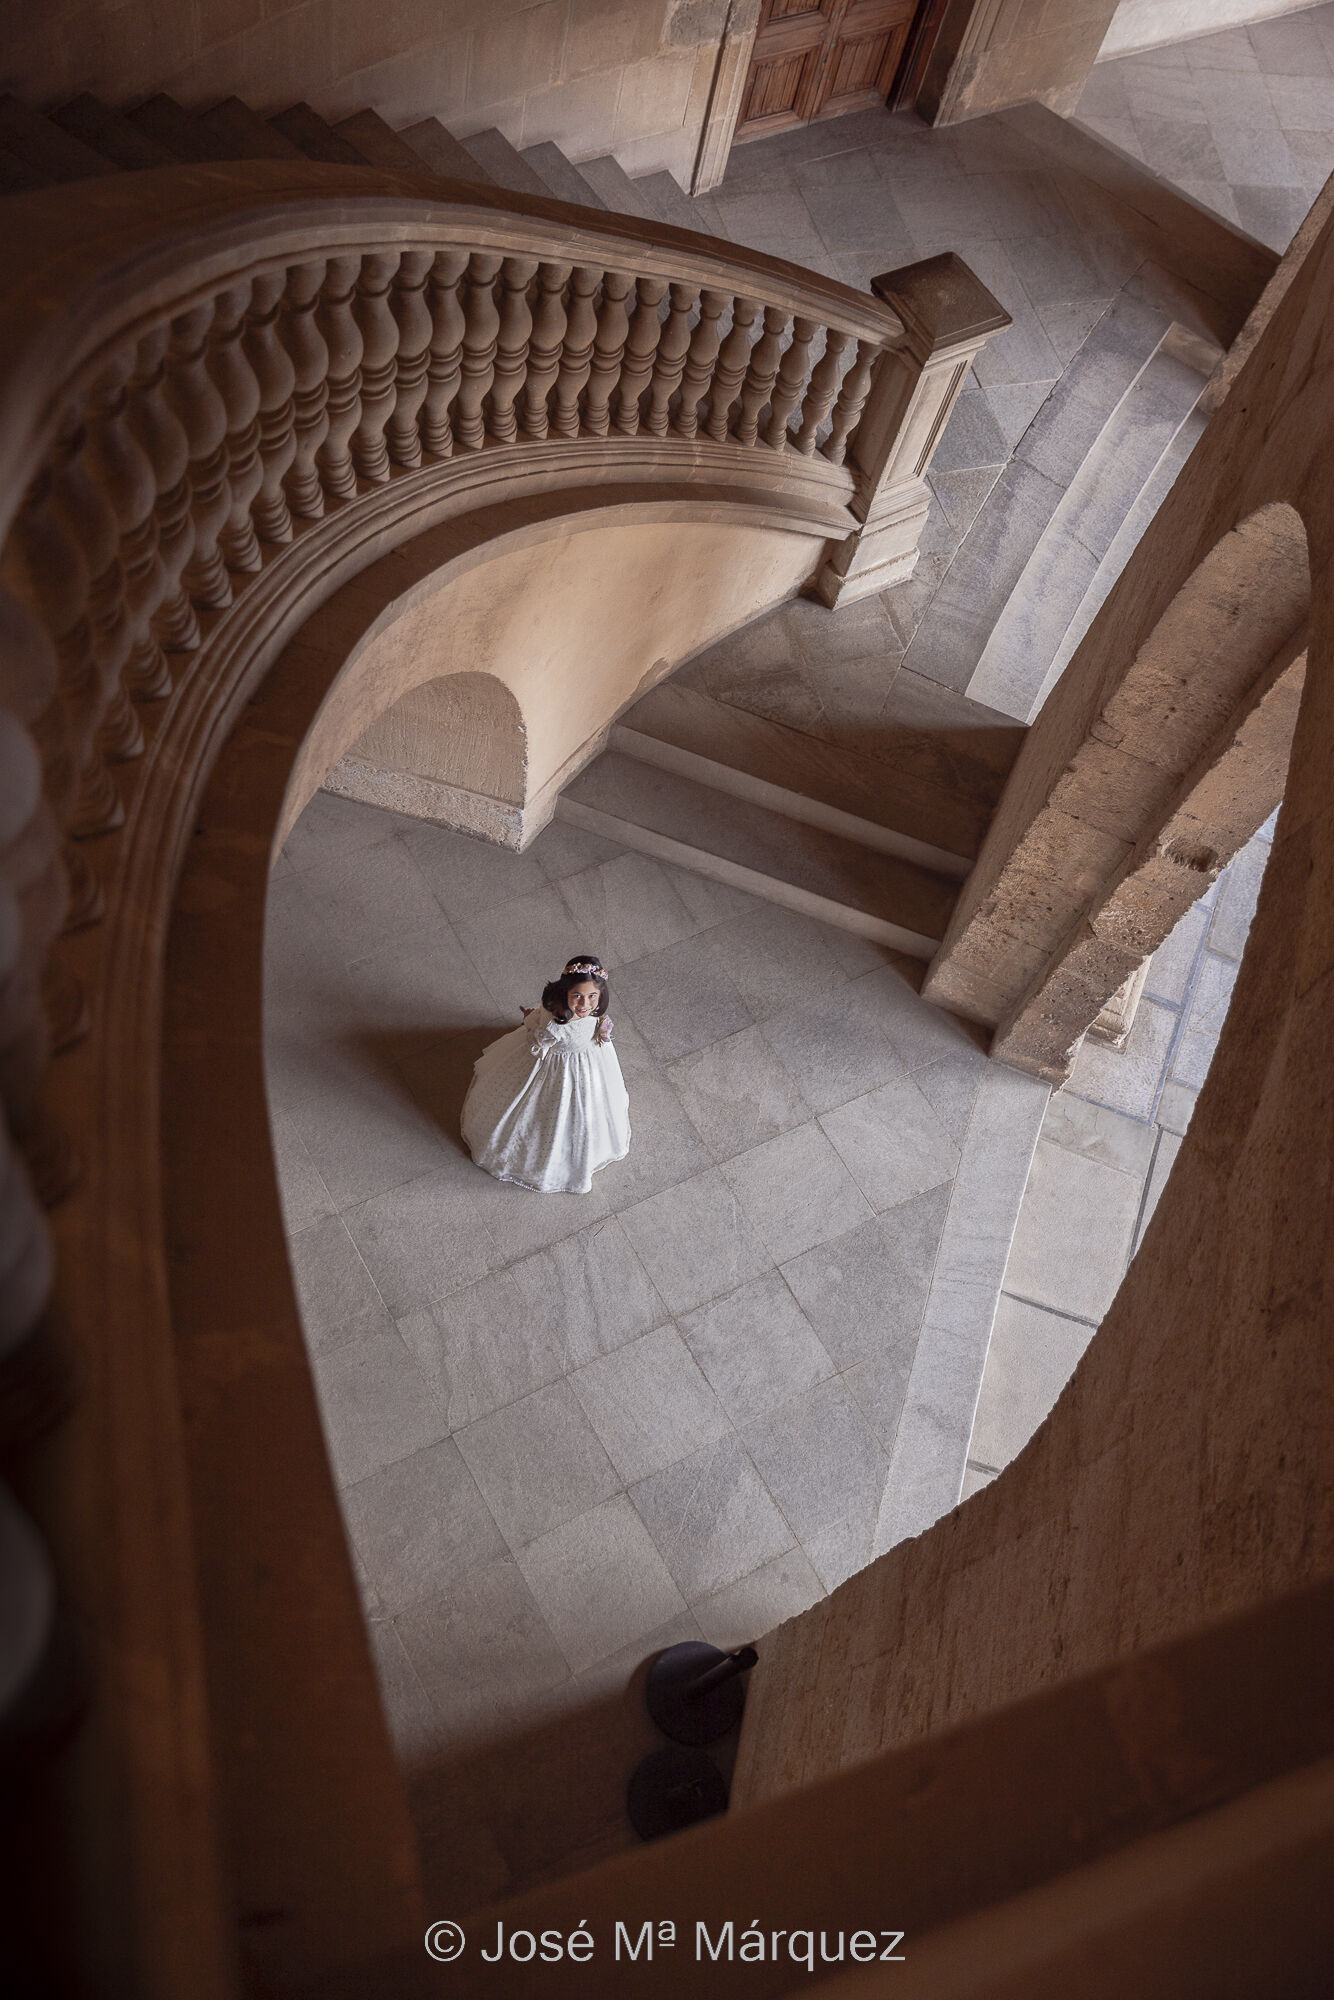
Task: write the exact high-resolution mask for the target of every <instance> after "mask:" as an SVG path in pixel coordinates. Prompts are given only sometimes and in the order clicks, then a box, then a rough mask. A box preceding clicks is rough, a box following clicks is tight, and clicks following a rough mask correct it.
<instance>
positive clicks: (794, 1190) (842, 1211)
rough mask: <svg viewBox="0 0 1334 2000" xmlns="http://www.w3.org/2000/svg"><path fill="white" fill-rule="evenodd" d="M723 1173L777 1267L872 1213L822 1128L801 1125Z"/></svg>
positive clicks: (728, 1165) (728, 1163)
mask: <svg viewBox="0 0 1334 2000" xmlns="http://www.w3.org/2000/svg"><path fill="white" fill-rule="evenodd" d="M720 1171H721V1172H722V1173H723V1175H724V1176H725V1178H726V1179H727V1181H728V1183H729V1185H730V1186H731V1188H732V1191H733V1193H734V1194H735V1195H736V1198H737V1200H738V1202H739V1203H740V1204H741V1208H742V1211H743V1213H744V1214H745V1216H746V1218H747V1220H748V1221H749V1222H750V1223H751V1225H752V1227H753V1228H754V1230H755V1232H756V1234H757V1235H758V1236H759V1238H760V1240H761V1242H762V1243H763V1244H764V1246H765V1248H766V1249H767V1250H768V1252H769V1254H770V1256H772V1257H773V1258H774V1260H775V1262H777V1263H782V1262H784V1261H785V1260H786V1259H787V1258H789V1257H799V1256H800V1255H801V1253H802V1251H803V1250H809V1249H811V1248H812V1246H813V1245H814V1244H816V1243H827V1242H828V1241H829V1239H830V1238H831V1237H833V1236H841V1235H842V1234H843V1232H844V1231H845V1230H847V1229H851V1228H852V1227H853V1225H854V1224H855V1223H858V1222H863V1221H865V1220H866V1219H867V1218H868V1217H869V1216H870V1214H871V1212H872V1211H871V1207H870V1204H869V1202H868V1201H867V1200H866V1197H865V1196H864V1195H863V1194H862V1192H861V1190H860V1189H859V1188H858V1186H857V1184H856V1182H855V1181H854V1180H853V1178H852V1176H851V1174H849V1172H848V1170H847V1168H846V1166H845V1165H844V1164H843V1162H842V1160H841V1159H840V1158H839V1156H838V1154H837V1152H836V1151H835V1150H834V1147H833V1146H832V1145H831V1144H830V1142H829V1140H828V1139H827V1138H826V1136H825V1134H824V1133H823V1132H821V1131H820V1130H819V1128H818V1127H817V1126H813V1125H800V1126H798V1127H797V1129H796V1130H795V1131H794V1132H785V1133H783V1134H782V1136H781V1137H780V1138H777V1139H770V1140H768V1141H766V1143H765V1144H764V1145H762V1146H753V1147H752V1148H751V1150H750V1151H749V1152H748V1153H739V1154H738V1155H737V1156H736V1158H735V1159H731V1160H728V1161H726V1162H725V1163H724V1165H723V1166H722V1168H721V1169H720Z"/></svg>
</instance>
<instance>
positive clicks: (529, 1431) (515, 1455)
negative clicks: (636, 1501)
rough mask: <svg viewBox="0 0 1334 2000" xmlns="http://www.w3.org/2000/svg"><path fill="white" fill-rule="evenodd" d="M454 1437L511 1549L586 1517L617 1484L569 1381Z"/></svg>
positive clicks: (468, 1426)
mask: <svg viewBox="0 0 1334 2000" xmlns="http://www.w3.org/2000/svg"><path fill="white" fill-rule="evenodd" d="M456 1439H457V1443H458V1447H459V1450H460V1451H461V1452H462V1454H463V1457H464V1461H465V1463H466V1464H467V1466H468V1469H469V1470H470V1472H471V1473H472V1476H473V1478H474V1479H475V1480H476V1481H477V1484H478V1486H479V1487H480V1489H481V1493H482V1498H483V1499H484V1500H485V1501H486V1504H487V1506H488V1507H489V1508H490V1509H491V1512H492V1514H493V1515H494V1517H495V1520H496V1524H497V1526H498V1527H499V1529H500V1531H501V1533H502V1534H503V1535H504V1537H505V1539H506V1541H507V1542H508V1543H509V1545H510V1547H511V1548H512V1549H520V1548H523V1547H525V1546H526V1544H527V1543H529V1542H532V1541H535V1540H536V1539H537V1537H538V1536H539V1535H545V1534H549V1533H550V1531H551V1530H552V1529H553V1528H557V1527H559V1526H560V1525H561V1524H562V1522H565V1521H572V1520H573V1519H574V1517H575V1516H576V1515H577V1514H583V1513H586V1512H587V1510H588V1509H589V1508H590V1507H596V1506H597V1505H598V1504H599V1502H600V1501H603V1500H606V1499H608V1498H609V1497H610V1496H611V1495H612V1494H613V1493H615V1492H616V1491H617V1490H618V1489H619V1487H620V1483H621V1482H620V1480H619V1479H618V1478H617V1476H616V1470H615V1467H614V1466H613V1465H612V1462H611V1460H610V1459H609V1458H608V1457H607V1454H606V1452H605V1451H604V1450H603V1449H602V1445H601V1443H600V1442H599V1439H598V1436H597V1433H596V1431H595V1430H594V1429H593V1427H592V1425H591V1424H590V1423H589V1421H588V1418H587V1417H586V1416H585V1415H584V1413H583V1410H582V1409H581V1408H580V1405H579V1400H578V1398H577V1397H576V1395H575V1393H574V1391H573V1389H572V1388H571V1387H570V1385H569V1383H568V1382H553V1383H552V1384H551V1385H550V1386H549V1387H548V1388H545V1389H538V1390H536V1391H535V1392H534V1393H533V1394H532V1395H531V1396H525V1397H524V1399H523V1401H522V1402H520V1403H511V1404H509V1406H508V1407H507V1408H506V1409H503V1410H497V1411H496V1412H495V1413H494V1415H492V1416H489V1417H481V1418H479V1419H478V1421H477V1422H476V1423H474V1424H469V1425H467V1426H466V1428H465V1429H463V1430H461V1431H459V1432H457V1433H456Z"/></svg>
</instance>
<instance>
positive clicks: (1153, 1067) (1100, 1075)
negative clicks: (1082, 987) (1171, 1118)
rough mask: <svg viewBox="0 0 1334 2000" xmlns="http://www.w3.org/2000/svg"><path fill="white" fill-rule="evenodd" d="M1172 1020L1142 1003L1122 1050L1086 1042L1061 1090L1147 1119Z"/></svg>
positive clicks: (1172, 1030) (1155, 1006) (1170, 1015)
mask: <svg viewBox="0 0 1334 2000" xmlns="http://www.w3.org/2000/svg"><path fill="white" fill-rule="evenodd" d="M1176 1025H1177V1017H1176V1014H1175V1013H1174V1012H1173V1010H1172V1009H1171V1008H1170V1007H1160V1006H1159V1005H1158V1003H1157V1001H1156V1000H1148V999H1144V1000H1141V1001H1140V1003H1139V1006H1138V1007H1137V1009H1136V1010H1135V1024H1134V1026H1133V1027H1132V1028H1131V1030H1130V1035H1129V1038H1128V1040H1127V1042H1126V1045H1125V1047H1124V1048H1123V1049H1110V1048H1108V1047H1107V1046H1106V1044H1105V1043H1099V1042H1090V1041H1086V1042H1085V1043H1084V1044H1083V1047H1082V1048H1081V1049H1080V1051H1079V1054H1078V1055H1077V1056H1076V1057H1075V1060H1074V1063H1073V1065H1072V1067H1071V1070H1070V1081H1069V1083H1068V1085H1067V1086H1066V1087H1067V1089H1069V1090H1070V1091H1071V1092H1072V1093H1073V1094H1074V1095H1075V1096H1076V1097H1087V1098H1090V1099H1091V1100H1092V1101H1093V1102H1094V1103H1095V1104H1107V1105H1110V1106H1111V1108H1112V1110H1113V1111H1125V1112H1128V1113H1129V1115H1130V1116H1131V1117H1132V1118H1150V1117H1152V1115H1153V1107H1154V1101H1155V1099H1156V1098H1157V1095H1158V1085H1159V1083H1160V1081H1161V1079H1162V1075H1163V1069H1164V1066H1165V1064H1166V1062H1167V1052H1168V1049H1169V1048H1170V1046H1171V1042H1172V1036H1173V1034H1174V1033H1175V1031H1176Z"/></svg>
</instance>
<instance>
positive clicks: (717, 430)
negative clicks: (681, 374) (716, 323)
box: [704, 298, 760, 444]
mask: <svg viewBox="0 0 1334 2000" xmlns="http://www.w3.org/2000/svg"><path fill="white" fill-rule="evenodd" d="M759 316H760V308H759V303H758V301H757V300H755V299H741V298H739V299H736V300H734V301H733V305H732V330H731V332H730V333H729V334H728V336H727V338H726V340H725V341H724V342H723V344H722V347H721V348H720V350H719V353H718V365H717V366H716V368H715V369H714V371H713V380H712V382H711V383H710V384H709V420H708V423H707V424H706V425H705V427H704V428H705V430H706V431H707V432H708V434H709V436H710V437H711V438H713V439H714V440H715V441H716V442H717V443H718V444H721V443H722V442H723V440H724V439H725V438H726V436H727V431H728V422H729V419H730V417H731V413H732V404H733V402H734V401H735V400H736V392H737V390H738V389H739V388H740V387H741V379H742V377H743V376H744V375H745V373H746V369H747V366H748V365H749V362H750V330H751V328H752V327H753V326H754V324H755V322H756V320H757V319H758V318H759Z"/></svg>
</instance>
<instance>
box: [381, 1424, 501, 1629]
mask: <svg viewBox="0 0 1334 2000" xmlns="http://www.w3.org/2000/svg"><path fill="white" fill-rule="evenodd" d="M343 1518H344V1519H345V1521H346V1522H347V1529H348V1533H349V1535H350V1536H351V1537H352V1544H353V1547H354V1548H355V1549H356V1551H357V1554H358V1556H359V1557H360V1559H361V1561H362V1562H363V1563H364V1565H365V1568H366V1573H367V1575H368V1576H369V1577H370V1579H371V1582H372V1583H373V1584H374V1586H375V1590H376V1594H377V1596H378V1598H379V1601H380V1603H381V1604H382V1605H383V1606H384V1607H385V1608H386V1609H387V1610H389V1611H390V1612H398V1611H401V1610H403V1609H404V1608H405V1607H406V1606H408V1605H410V1604H416V1603H419V1602H420V1601H421V1599H422V1598H425V1597H434V1596H436V1595H437V1594H438V1592H439V1591H441V1590H442V1589H443V1588H444V1587H445V1586H446V1585H447V1584H448V1583H450V1582H451V1581H452V1580H453V1578H454V1577H456V1576H459V1575H461V1574H462V1572H463V1571H464V1570H468V1569H471V1568H472V1567H473V1566H474V1564H476V1563H481V1562H489V1561H491V1560H492V1559H493V1558H494V1557H496V1556H503V1555H504V1554H505V1538H504V1536H503V1535H502V1534H501V1532H500V1530H499V1528H498V1527H497V1526H496V1524H495V1522H494V1521H493V1519H492V1518H491V1511H490V1509H489V1508H488V1507H487V1505H486V1502H485V1501H484V1500H483V1498H482V1496H481V1494H480V1493H479V1492H478V1490H477V1485H476V1482H475V1481H474V1479H473V1476H472V1474H471V1473H470V1472H469V1470H468V1468H467V1466H466V1465H465V1464H464V1463H463V1459H462V1457H461V1455H460V1453H459V1449H458V1446H457V1445H456V1444H454V1443H453V1441H452V1440H451V1439H449V1438H445V1439H442V1440H441V1442H440V1443H439V1444H433V1445H428V1446H426V1447H425V1449H423V1450H421V1451H417V1452H413V1453H412V1454H411V1456H410V1457H407V1458H401V1459H398V1460H396V1461H395V1463H394V1464H392V1465H389V1466H386V1467H384V1468H383V1469H382V1470H381V1471H379V1472H374V1473H372V1474H371V1475H370V1476H369V1477H368V1478H366V1479H362V1480H359V1481H358V1482H357V1484H356V1485H355V1486H349V1487H347V1488H346V1489H345V1490H344V1493H343Z"/></svg>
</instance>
